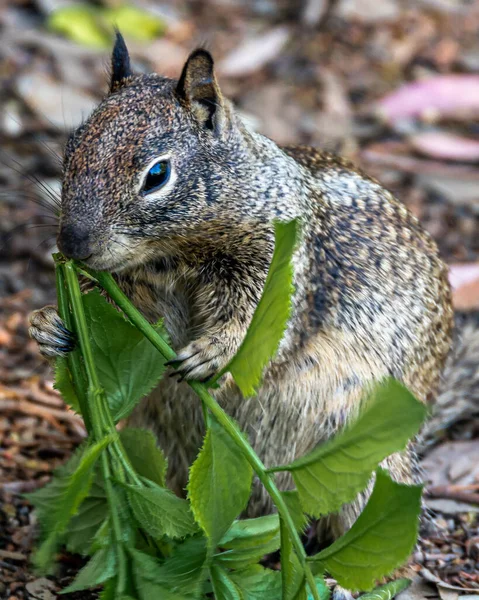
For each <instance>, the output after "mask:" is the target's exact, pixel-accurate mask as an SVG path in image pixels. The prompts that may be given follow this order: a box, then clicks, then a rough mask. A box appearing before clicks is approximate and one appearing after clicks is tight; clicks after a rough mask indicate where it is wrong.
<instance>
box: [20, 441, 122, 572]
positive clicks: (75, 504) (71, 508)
mask: <svg viewBox="0 0 479 600" xmlns="http://www.w3.org/2000/svg"><path fill="white" fill-rule="evenodd" d="M111 441H112V437H105V438H103V440H101V441H100V442H97V443H96V444H93V445H91V446H87V447H85V449H82V451H81V452H78V453H77V454H75V455H74V457H73V459H72V460H71V461H70V463H69V464H68V465H66V466H65V467H64V468H63V469H62V470H61V471H60V473H59V475H58V476H57V477H56V478H55V479H54V480H53V481H52V483H50V484H49V485H47V486H45V487H44V488H43V489H41V490H38V491H36V492H34V493H33V494H29V495H28V499H29V500H30V502H31V503H32V504H33V506H35V508H36V509H37V512H38V515H39V519H40V520H41V523H42V529H43V531H44V534H45V541H44V542H43V544H42V545H41V546H40V548H39V549H38V550H37V552H36V553H35V557H34V562H35V565H36V566H37V568H38V569H40V570H47V569H48V568H49V567H50V565H51V563H52V560H53V556H54V553H55V551H56V549H57V547H58V545H59V543H60V542H61V540H62V534H63V533H64V531H65V530H66V528H67V525H68V523H69V522H70V520H71V518H72V517H73V516H74V515H75V514H76V513H77V511H78V509H79V507H80V504H81V503H82V501H83V500H84V498H85V497H86V496H87V495H88V491H89V489H90V487H91V484H92V480H93V467H94V465H95V462H96V461H97V460H98V457H99V456H100V453H101V452H102V450H103V449H104V448H105V447H106V446H107V445H108V444H109V443H110V442H111Z"/></svg>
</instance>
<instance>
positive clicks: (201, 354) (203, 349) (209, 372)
mask: <svg viewBox="0 0 479 600" xmlns="http://www.w3.org/2000/svg"><path fill="white" fill-rule="evenodd" d="M231 356H232V355H231ZM231 356H230V353H229V352H228V351H227V347H226V345H225V344H224V343H222V342H221V341H220V339H219V338H217V337H212V338H200V339H199V340H196V341H195V342H191V344H188V346H186V348H183V349H182V350H180V352H178V356H177V358H176V359H174V360H171V361H170V362H169V363H168V364H172V365H174V366H175V367H176V371H175V372H174V373H172V375H180V381H182V380H183V379H188V380H190V379H196V380H198V381H206V380H207V379H209V378H210V377H213V375H216V373H218V372H219V371H220V370H221V369H222V368H223V367H225V366H226V365H227V364H228V362H229V360H230V358H231Z"/></svg>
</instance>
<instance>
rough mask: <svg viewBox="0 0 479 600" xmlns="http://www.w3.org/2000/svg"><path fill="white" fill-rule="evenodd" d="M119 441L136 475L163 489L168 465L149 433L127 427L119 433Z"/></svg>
mask: <svg viewBox="0 0 479 600" xmlns="http://www.w3.org/2000/svg"><path fill="white" fill-rule="evenodd" d="M120 440H121V443H122V444H123V448H124V449H125V452H126V454H127V455H128V458H129V460H130V463H131V466H132V467H133V468H134V469H135V471H136V472H137V474H138V475H140V476H141V477H145V478H146V479H150V480H151V481H153V482H154V483H157V484H158V485H160V486H162V487H164V486H165V479H166V467H167V465H168V463H167V461H166V458H165V455H164V454H163V452H162V451H161V450H160V448H158V446H157V443H156V440H155V438H154V436H153V434H152V433H151V431H145V430H144V429H132V428H130V427H128V428H126V429H123V430H122V431H121V432H120Z"/></svg>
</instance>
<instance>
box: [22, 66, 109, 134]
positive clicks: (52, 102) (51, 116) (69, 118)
mask: <svg viewBox="0 0 479 600" xmlns="http://www.w3.org/2000/svg"><path fill="white" fill-rule="evenodd" d="M17 89H18V92H19V94H20V95H21V96H22V98H23V99H24V101H25V102H26V104H28V106H29V107H30V108H31V109H32V110H33V111H34V112H35V113H36V114H37V115H38V116H39V117H40V118H41V119H43V120H45V121H47V123H48V122H49V123H50V124H51V125H53V126H54V127H57V128H58V129H61V130H69V129H73V128H75V127H78V126H79V125H80V124H81V123H82V121H83V120H84V119H85V118H86V117H87V116H88V115H89V114H90V112H91V111H92V110H93V109H94V108H95V107H96V105H97V104H98V102H97V100H96V99H95V98H94V97H93V96H90V95H89V94H87V93H86V92H84V91H82V90H80V89H78V88H73V87H70V86H64V85H61V84H60V83H58V82H57V81H55V80H54V79H51V78H50V77H47V76H45V75H42V74H41V73H40V72H38V73H30V74H25V75H22V76H21V77H19V79H18V81H17Z"/></svg>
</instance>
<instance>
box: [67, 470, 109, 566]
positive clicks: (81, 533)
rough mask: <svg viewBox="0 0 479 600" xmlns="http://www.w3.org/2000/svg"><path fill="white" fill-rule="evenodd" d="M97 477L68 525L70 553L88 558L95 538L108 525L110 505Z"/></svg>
mask: <svg viewBox="0 0 479 600" xmlns="http://www.w3.org/2000/svg"><path fill="white" fill-rule="evenodd" d="M98 480H99V477H98V476H97V477H96V478H95V479H94V481H93V483H92V486H91V488H90V490H89V492H88V496H87V497H86V498H85V499H84V500H83V502H82V503H81V504H80V508H79V510H78V512H77V514H76V515H75V516H74V517H73V518H72V520H71V521H70V523H69V524H68V528H67V533H66V547H67V550H69V551H70V552H76V553H78V554H82V555H83V556H86V555H87V554H88V553H89V551H90V548H91V545H92V544H93V541H94V539H95V536H96V535H97V534H98V532H99V531H101V530H102V528H103V527H104V524H105V523H108V504H107V499H106V495H105V490H104V488H103V487H102V486H101V485H100V484H99V481H98Z"/></svg>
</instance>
